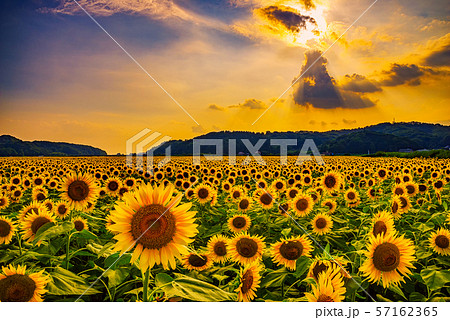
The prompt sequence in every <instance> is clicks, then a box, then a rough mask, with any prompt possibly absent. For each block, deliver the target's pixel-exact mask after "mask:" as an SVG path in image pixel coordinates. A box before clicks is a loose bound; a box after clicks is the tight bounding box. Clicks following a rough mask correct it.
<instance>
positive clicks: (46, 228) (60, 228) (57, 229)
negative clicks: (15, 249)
mask: <svg viewBox="0 0 450 320" xmlns="http://www.w3.org/2000/svg"><path fill="white" fill-rule="evenodd" d="M72 229H73V223H72V222H68V221H66V222H63V223H61V224H59V225H55V224H54V223H47V224H45V225H43V226H42V227H40V228H39V230H38V231H37V232H36V236H35V237H34V240H33V244H36V243H38V241H42V240H49V239H52V238H54V237H57V236H59V235H61V234H64V233H67V232H69V231H71V230H72Z"/></svg>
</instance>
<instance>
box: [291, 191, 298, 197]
mask: <svg viewBox="0 0 450 320" xmlns="http://www.w3.org/2000/svg"><path fill="white" fill-rule="evenodd" d="M297 193H298V191H297V190H291V191H289V197H291V198H295V196H296V195H297Z"/></svg>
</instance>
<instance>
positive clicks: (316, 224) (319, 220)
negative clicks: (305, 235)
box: [311, 213, 333, 235]
mask: <svg viewBox="0 0 450 320" xmlns="http://www.w3.org/2000/svg"><path fill="white" fill-rule="evenodd" d="M311 224H312V226H313V231H314V233H316V234H319V235H323V234H326V233H328V232H330V231H331V228H332V227H333V220H331V217H330V216H329V215H327V214H321V213H319V214H316V216H315V217H314V219H313V220H312V221H311Z"/></svg>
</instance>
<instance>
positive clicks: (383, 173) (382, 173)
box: [377, 168, 388, 180]
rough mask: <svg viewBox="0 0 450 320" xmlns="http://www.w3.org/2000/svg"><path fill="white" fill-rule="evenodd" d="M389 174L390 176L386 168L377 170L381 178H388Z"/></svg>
mask: <svg viewBox="0 0 450 320" xmlns="http://www.w3.org/2000/svg"><path fill="white" fill-rule="evenodd" d="M387 176H388V171H387V170H386V169H384V168H381V169H379V170H378V171H377V177H378V178H379V179H380V180H384V179H386V178H387Z"/></svg>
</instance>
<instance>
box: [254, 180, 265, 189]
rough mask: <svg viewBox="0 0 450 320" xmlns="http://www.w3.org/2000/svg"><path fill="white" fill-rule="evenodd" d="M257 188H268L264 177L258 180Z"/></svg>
mask: <svg viewBox="0 0 450 320" xmlns="http://www.w3.org/2000/svg"><path fill="white" fill-rule="evenodd" d="M256 188H258V189H263V190H264V189H266V188H267V182H266V181H265V180H264V179H258V181H256Z"/></svg>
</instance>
